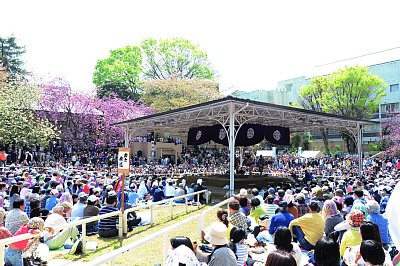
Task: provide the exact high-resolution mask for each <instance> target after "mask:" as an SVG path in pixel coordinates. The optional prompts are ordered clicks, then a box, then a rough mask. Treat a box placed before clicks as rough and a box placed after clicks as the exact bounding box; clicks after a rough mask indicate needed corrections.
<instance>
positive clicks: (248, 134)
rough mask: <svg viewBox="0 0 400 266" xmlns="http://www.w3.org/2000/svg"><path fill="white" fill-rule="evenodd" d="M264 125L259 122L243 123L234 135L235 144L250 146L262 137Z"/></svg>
mask: <svg viewBox="0 0 400 266" xmlns="http://www.w3.org/2000/svg"><path fill="white" fill-rule="evenodd" d="M264 132H265V126H263V125H260V124H244V125H242V127H241V128H240V129H239V132H238V134H237V136H236V141H235V146H245V147H248V146H252V145H255V144H258V143H260V142H261V141H263V139H264Z"/></svg>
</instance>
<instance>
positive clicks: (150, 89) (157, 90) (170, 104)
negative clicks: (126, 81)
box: [142, 79, 221, 112]
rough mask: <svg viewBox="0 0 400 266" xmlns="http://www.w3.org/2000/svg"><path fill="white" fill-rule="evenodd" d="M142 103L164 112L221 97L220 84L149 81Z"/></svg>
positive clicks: (145, 87) (199, 80)
mask: <svg viewBox="0 0 400 266" xmlns="http://www.w3.org/2000/svg"><path fill="white" fill-rule="evenodd" d="M143 88H144V94H143V98H142V101H143V102H145V103H146V104H147V105H148V106H149V107H150V108H152V109H154V110H156V111H157V112H164V111H168V110H172V109H176V108H181V107H185V106H189V105H193V104H198V103H202V102H206V101H209V100H215V99H218V98H220V97H221V95H220V94H219V92H218V84H217V83H215V82H214V81H211V80H205V79H181V80H149V81H146V82H144V83H143Z"/></svg>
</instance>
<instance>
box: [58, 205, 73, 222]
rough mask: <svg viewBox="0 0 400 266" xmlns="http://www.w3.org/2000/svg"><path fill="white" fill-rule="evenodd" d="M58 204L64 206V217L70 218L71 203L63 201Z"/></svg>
mask: <svg viewBox="0 0 400 266" xmlns="http://www.w3.org/2000/svg"><path fill="white" fill-rule="evenodd" d="M59 205H61V206H63V207H64V217H65V218H71V215H72V208H73V206H72V204H71V203H69V201H64V202H63V203H61V204H60V203H59Z"/></svg>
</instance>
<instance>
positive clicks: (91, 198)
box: [87, 195, 99, 202]
mask: <svg viewBox="0 0 400 266" xmlns="http://www.w3.org/2000/svg"><path fill="white" fill-rule="evenodd" d="M98 199H99V198H98V197H96V196H95V195H90V196H89V198H88V199H87V200H88V201H90V202H96V201H97V200H98Z"/></svg>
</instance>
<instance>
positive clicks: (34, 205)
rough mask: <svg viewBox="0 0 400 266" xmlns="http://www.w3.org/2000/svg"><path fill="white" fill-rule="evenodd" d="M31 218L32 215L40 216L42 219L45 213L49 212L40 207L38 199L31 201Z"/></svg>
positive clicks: (44, 218)
mask: <svg viewBox="0 0 400 266" xmlns="http://www.w3.org/2000/svg"><path fill="white" fill-rule="evenodd" d="M30 205H31V216H30V217H31V218H33V217H40V218H42V219H43V220H46V218H47V215H48V214H49V211H48V210H46V209H40V202H39V200H36V199H34V200H32V201H31V203H30Z"/></svg>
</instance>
